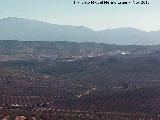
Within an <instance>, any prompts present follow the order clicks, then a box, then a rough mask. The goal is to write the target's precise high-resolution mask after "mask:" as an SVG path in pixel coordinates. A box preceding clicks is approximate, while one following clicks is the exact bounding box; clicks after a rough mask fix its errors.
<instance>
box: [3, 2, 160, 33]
mask: <svg viewBox="0 0 160 120" xmlns="http://www.w3.org/2000/svg"><path fill="white" fill-rule="evenodd" d="M73 1H74V0H0V18H4V17H22V18H29V19H34V20H41V21H47V22H50V23H54V24H63V25H76V26H86V27H89V28H92V29H95V30H101V29H111V28H118V27H136V28H138V29H141V30H145V31H153V30H160V0H148V1H149V3H150V4H149V5H133V4H131V5H74V4H73ZM76 1H78V0H76ZM79 1H80V2H82V1H84V0H79ZM86 1H89V0H86ZM97 1H100V0H97ZM109 1H111V0H109ZM113 1H116V2H118V1H120V0H113ZM121 1H124V0H121ZM126 1H129V0H126ZM131 1H133V0H131ZM135 1H138V0H135Z"/></svg>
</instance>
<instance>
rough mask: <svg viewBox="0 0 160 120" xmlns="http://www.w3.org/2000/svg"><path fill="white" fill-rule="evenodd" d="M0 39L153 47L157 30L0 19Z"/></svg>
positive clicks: (159, 35) (158, 41) (159, 40)
mask: <svg viewBox="0 0 160 120" xmlns="http://www.w3.org/2000/svg"><path fill="white" fill-rule="evenodd" d="M0 40H19V41H70V42H97V43H107V44H120V45H157V44H160V31H152V32H146V31H141V30H138V29H136V28H131V27H128V28H117V29H106V30H101V31H95V30H92V29H89V28H87V27H83V26H72V25H57V24H50V23H47V22H41V21H36V20H29V19H24V18H17V17H8V18H3V19H0Z"/></svg>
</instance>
